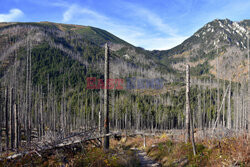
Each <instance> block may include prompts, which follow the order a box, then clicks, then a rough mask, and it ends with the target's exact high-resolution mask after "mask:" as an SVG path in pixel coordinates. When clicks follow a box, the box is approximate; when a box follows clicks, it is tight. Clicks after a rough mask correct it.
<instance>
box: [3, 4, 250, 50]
mask: <svg viewBox="0 0 250 167" xmlns="http://www.w3.org/2000/svg"><path fill="white" fill-rule="evenodd" d="M225 18H228V19H230V20H232V21H241V20H244V19H250V1H249V0H0V22H40V21H50V22H57V23H65V24H78V25H85V26H93V27H98V28H101V29H104V30H107V31H109V32H110V33H112V34H114V35H116V36H118V37H119V38H121V39H123V40H125V41H127V42H129V43H131V44H133V45H135V46H139V47H143V48H145V49H147V50H155V49H157V50H165V49H170V48H172V47H174V46H177V45H178V44H181V43H182V42H183V41H184V40H185V39H187V38H188V37H190V36H191V35H192V34H194V33H195V32H196V31H197V30H198V29H199V28H201V27H202V26H204V25H205V24H206V23H208V22H210V21H213V20H214V19H225Z"/></svg>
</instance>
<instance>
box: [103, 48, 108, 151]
mask: <svg viewBox="0 0 250 167" xmlns="http://www.w3.org/2000/svg"><path fill="white" fill-rule="evenodd" d="M104 68H105V74H104V114H105V115H104V134H105V135H106V134H108V133H109V89H108V88H109V87H108V82H109V47H108V44H107V43H106V44H105V67H104ZM104 149H105V150H108V149H109V136H105V137H104Z"/></svg>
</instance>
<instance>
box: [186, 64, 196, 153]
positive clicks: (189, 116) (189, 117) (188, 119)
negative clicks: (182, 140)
mask: <svg viewBox="0 0 250 167" xmlns="http://www.w3.org/2000/svg"><path fill="white" fill-rule="evenodd" d="M189 69H190V66H189V65H187V68H186V126H187V127H186V128H187V132H186V133H187V134H186V143H188V142H189V141H190V136H191V142H192V146H193V153H194V155H196V148H195V142H194V129H193V118H192V113H191V111H190V103H189V90H190V73H189ZM190 128H191V132H190ZM190 133H191V134H190Z"/></svg>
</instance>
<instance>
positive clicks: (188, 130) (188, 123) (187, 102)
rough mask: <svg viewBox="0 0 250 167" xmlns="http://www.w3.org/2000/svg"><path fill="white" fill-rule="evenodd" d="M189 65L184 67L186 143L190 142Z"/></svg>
mask: <svg viewBox="0 0 250 167" xmlns="http://www.w3.org/2000/svg"><path fill="white" fill-rule="evenodd" d="M189 79H190V76H189V65H187V68H186V139H185V140H186V143H188V142H190V112H189V110H190V108H189V105H190V104H189V86H190V85H189V84H190V81H189Z"/></svg>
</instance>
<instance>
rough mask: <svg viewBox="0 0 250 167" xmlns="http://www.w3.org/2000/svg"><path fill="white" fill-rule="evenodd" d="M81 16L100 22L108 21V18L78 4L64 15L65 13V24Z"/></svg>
mask: <svg viewBox="0 0 250 167" xmlns="http://www.w3.org/2000/svg"><path fill="white" fill-rule="evenodd" d="M79 14H83V15H89V16H92V17H94V18H95V19H98V20H106V19H107V18H106V17H105V16H103V15H101V14H99V13H97V12H95V11H93V10H90V9H87V8H82V7H81V6H78V5H76V4H74V5H71V6H70V7H69V8H68V9H67V10H66V11H65V12H64V13H63V22H68V21H70V20H72V19H74V17H77V16H78V15H79Z"/></svg>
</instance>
